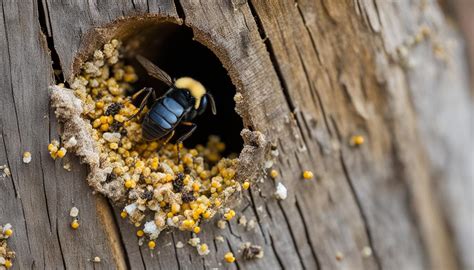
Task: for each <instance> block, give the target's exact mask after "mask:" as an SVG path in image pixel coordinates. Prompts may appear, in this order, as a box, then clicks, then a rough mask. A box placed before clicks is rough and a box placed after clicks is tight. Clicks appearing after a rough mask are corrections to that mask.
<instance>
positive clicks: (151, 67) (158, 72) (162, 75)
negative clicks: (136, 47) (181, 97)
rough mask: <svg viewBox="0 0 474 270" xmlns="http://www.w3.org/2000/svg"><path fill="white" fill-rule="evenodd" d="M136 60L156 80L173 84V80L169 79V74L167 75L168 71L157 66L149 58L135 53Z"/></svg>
mask: <svg viewBox="0 0 474 270" xmlns="http://www.w3.org/2000/svg"><path fill="white" fill-rule="evenodd" d="M137 60H138V62H140V64H141V65H142V66H143V67H144V68H145V69H146V71H147V72H148V74H149V75H150V76H153V77H155V78H157V79H158V80H160V81H162V82H164V83H166V84H167V85H168V86H172V85H173V80H172V79H171V77H170V75H168V73H166V72H165V71H164V70H162V69H161V68H159V67H157V66H156V65H155V64H153V63H152V62H151V61H150V60H148V59H146V58H145V57H143V56H141V55H137Z"/></svg>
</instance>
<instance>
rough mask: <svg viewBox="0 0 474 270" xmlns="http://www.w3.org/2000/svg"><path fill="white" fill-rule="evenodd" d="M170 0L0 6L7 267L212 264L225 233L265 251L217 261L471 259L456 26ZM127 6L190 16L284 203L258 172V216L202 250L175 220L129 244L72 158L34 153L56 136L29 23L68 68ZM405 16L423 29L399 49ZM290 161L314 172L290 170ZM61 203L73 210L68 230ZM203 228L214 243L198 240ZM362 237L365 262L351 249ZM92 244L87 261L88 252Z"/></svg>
mask: <svg viewBox="0 0 474 270" xmlns="http://www.w3.org/2000/svg"><path fill="white" fill-rule="evenodd" d="M176 2H178V3H179V6H178V7H176V6H175V2H173V1H170V0H167V1H149V2H148V1H136V0H135V1H97V2H96V1H87V2H86V1H54V0H43V1H42V2H41V4H37V3H36V2H34V3H28V2H26V1H6V0H4V1H2V2H1V3H2V12H0V42H1V44H0V60H1V61H0V74H2V78H1V80H0V89H1V91H2V94H1V95H0V99H1V107H0V109H1V114H2V117H1V118H0V127H1V131H2V137H1V138H2V140H1V141H0V142H1V143H0V144H1V145H2V147H1V148H0V165H2V164H8V166H9V167H10V169H11V171H12V176H11V177H8V178H5V179H3V178H0V195H1V196H0V204H1V205H2V207H1V208H0V223H6V222H10V223H12V224H13V226H14V228H15V237H14V238H12V246H13V247H14V249H15V250H16V251H17V255H18V259H17V260H16V261H15V265H16V267H18V266H19V267H21V268H32V267H35V268H46V267H48V268H52V267H57V268H71V269H78V268H81V269H83V268H126V267H129V268H133V269H144V268H160V269H177V268H183V269H190V268H198V269H199V268H202V267H205V268H212V267H221V266H220V263H223V261H222V257H223V254H224V253H225V252H227V251H228V250H229V249H231V250H233V251H234V252H236V251H237V249H238V247H239V246H240V243H241V242H242V241H251V242H254V243H257V244H260V245H262V246H264V248H265V257H264V259H262V260H257V261H251V262H245V261H243V260H239V261H238V264H235V265H233V266H230V268H237V267H240V268H249V267H257V268H262V269H265V268H266V269H277V268H287V269H300V268H306V269H380V268H383V269H423V268H426V269H428V268H437V269H456V268H465V269H469V268H472V267H474V262H473V257H472V256H470V252H471V251H472V250H473V249H474V247H473V243H474V239H473V238H474V235H473V233H474V232H473V229H472V226H473V225H472V223H473V221H472V218H473V217H472V213H473V204H474V202H473V201H472V196H470V194H471V193H472V190H473V183H472V182H473V181H472V180H473V171H472V170H473V169H472V164H473V157H472V153H473V152H474V151H473V150H474V149H473V145H472V143H471V141H470V139H471V138H472V131H473V128H472V124H473V123H472V108H473V106H472V102H473V99H472V96H471V94H470V92H469V87H468V85H469V82H468V78H467V72H466V62H465V59H464V56H463V50H462V48H461V46H462V44H461V43H460V42H461V38H460V37H459V34H458V33H457V32H456V31H455V30H454V29H453V28H452V26H451V25H449V24H446V19H445V18H444V16H443V14H442V13H441V11H440V9H439V8H438V6H437V4H436V1H423V0H420V1H411V2H410V1H375V2H373V1H330V0H321V1H310V0H304V1H297V2H296V3H295V2H291V3H290V2H289V1H261V0H254V1H250V2H247V1H232V2H229V1H184V0H183V1H176ZM408 2H410V3H408ZM39 10H43V11H42V14H44V16H42V15H41V16H40V13H39ZM144 13H152V14H157V15H161V16H169V17H171V18H175V19H176V20H179V19H181V20H183V21H184V23H185V24H187V25H189V26H192V27H193V28H194V34H195V38H196V39H197V40H198V41H200V42H202V43H203V44H205V45H206V46H208V47H209V48H211V49H212V50H213V51H214V52H215V53H216V54H217V55H218V56H219V58H220V60H221V61H222V62H223V65H224V66H225V67H226V69H227V70H228V71H229V74H230V76H231V78H232V81H233V83H234V84H235V85H236V88H237V91H239V92H240V93H242V95H243V97H244V103H243V105H242V108H239V109H240V110H241V111H242V112H243V115H242V116H243V118H244V125H246V126H250V127H252V128H253V129H254V130H259V131H262V132H263V133H265V134H266V135H267V137H268V138H270V139H271V140H272V141H273V142H275V143H277V144H278V145H279V151H280V156H279V160H278V164H277V165H278V170H279V172H280V175H281V176H280V177H279V178H278V179H277V181H282V182H284V183H285V185H286V186H287V187H288V189H289V198H288V199H287V200H285V201H281V202H278V201H276V200H274V199H272V198H271V197H272V194H273V191H274V183H273V181H272V180H268V181H266V182H265V183H264V184H261V186H260V188H261V189H262V191H261V193H259V192H257V191H256V190H255V189H254V190H252V192H251V194H248V195H250V201H251V202H252V203H251V207H248V208H245V211H244V212H243V214H245V215H246V217H247V219H252V218H253V219H256V220H258V221H259V226H257V230H256V232H246V231H245V230H244V229H242V227H240V226H238V225H237V224H236V221H232V222H231V224H230V228H229V227H228V228H227V229H226V230H224V231H220V230H219V229H217V228H216V227H215V225H214V224H213V223H209V224H207V225H205V226H204V228H203V231H204V233H203V234H202V235H201V239H202V240H203V241H204V242H207V243H209V244H211V245H210V247H211V250H212V252H211V254H210V255H209V256H207V257H205V258H204V259H203V258H201V257H199V256H198V255H197V254H196V252H195V251H194V250H193V248H191V247H189V246H186V247H185V248H183V249H175V248H174V243H176V242H177V241H182V242H186V241H187V239H188V238H189V233H182V232H173V233H164V234H163V235H162V236H161V237H160V239H159V241H158V247H159V248H158V251H154V252H150V251H149V250H148V249H147V248H146V247H142V248H140V247H138V245H137V239H136V237H135V236H134V228H133V226H131V225H130V224H126V223H125V222H123V221H122V220H121V219H120V218H119V217H118V212H117V210H113V209H112V208H111V207H110V206H109V204H108V203H107V201H106V200H105V199H103V198H100V197H98V196H94V195H92V194H91V192H90V190H89V188H88V187H87V185H86V182H85V174H86V171H85V168H84V167H82V166H81V165H79V164H78V163H77V161H73V171H72V172H66V171H65V170H63V169H62V165H61V164H60V163H61V162H59V161H57V162H56V163H57V164H55V163H54V162H53V161H52V160H51V159H50V158H49V155H48V153H47V151H46V146H47V144H48V142H49V141H50V140H51V139H53V138H58V135H57V134H58V127H57V125H56V121H55V119H54V117H52V114H51V112H50V111H49V106H48V93H47V90H46V89H47V86H48V85H49V84H51V83H53V79H52V65H51V59H52V58H51V56H50V53H49V51H48V50H49V49H48V44H47V42H46V36H49V37H52V39H51V40H52V41H53V42H50V44H49V48H50V49H54V51H55V52H56V53H57V54H58V56H59V59H60V61H61V67H62V70H63V71H64V73H65V77H66V78H69V77H70V75H71V71H72V69H71V67H72V63H73V58H74V56H75V54H76V52H77V51H78V50H79V48H80V46H81V38H83V36H84V34H85V33H86V32H87V31H89V30H90V29H91V28H93V27H96V26H102V25H104V24H107V23H110V22H112V21H113V20H115V19H118V18H120V17H123V16H134V15H139V14H144ZM178 14H179V15H178ZM421 25H427V26H428V27H429V29H430V30H431V34H430V35H429V36H428V37H427V38H425V39H423V40H422V41H421V42H420V43H418V44H415V45H414V46H406V44H407V42H409V40H410V39H411V38H413V36H414V35H415V34H416V33H417V32H418V30H419V28H420V26H421ZM41 26H43V28H44V31H45V32H44V33H43V32H42V30H41ZM402 46H404V47H402ZM433 48H437V50H434V49H433ZM439 48H441V49H439ZM405 51H406V53H405ZM442 52H445V53H446V54H442ZM445 55H446V56H445ZM355 133H361V134H364V136H365V137H366V144H365V145H363V146H362V147H361V148H359V149H353V148H351V147H350V146H349V145H348V140H349V138H350V136H351V135H353V134H355ZM24 151H30V152H31V153H32V155H33V161H32V162H31V163H30V164H28V165H25V164H23V163H22V162H21V155H22V153H23V152H24ZM304 169H311V170H312V171H314V172H315V173H316V175H317V176H318V180H317V181H303V180H302V179H301V172H302V170H304ZM72 206H77V207H78V208H79V209H80V210H81V228H80V230H78V231H76V232H72V231H71V230H70V228H69V222H70V218H69V216H68V212H69V209H70V208H71V207H72ZM243 206H245V203H244V205H243ZM243 206H242V207H243ZM113 217H115V218H113ZM116 220H117V222H116ZM216 235H223V236H224V237H225V238H226V239H227V240H228V242H227V243H219V242H216V243H215V245H214V244H212V243H213V239H214V237H215V236H216ZM365 246H370V247H372V249H373V251H374V255H373V256H372V257H370V258H363V257H362V255H361V250H362V248H363V247H365ZM213 247H215V250H214V249H213ZM337 252H342V253H343V254H344V259H343V260H342V261H337V260H336V258H335V255H336V253H337ZM94 256H99V257H101V258H102V263H101V264H92V263H91V262H88V259H91V258H93V257H94ZM222 266H225V264H224V265H222Z"/></svg>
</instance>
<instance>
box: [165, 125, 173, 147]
mask: <svg viewBox="0 0 474 270" xmlns="http://www.w3.org/2000/svg"><path fill="white" fill-rule="evenodd" d="M174 133H175V130H174V129H173V130H172V131H171V132H170V134H168V136H166V139H165V141H164V142H163V145H167V144H168V142H169V141H170V140H171V138H173V136H174Z"/></svg>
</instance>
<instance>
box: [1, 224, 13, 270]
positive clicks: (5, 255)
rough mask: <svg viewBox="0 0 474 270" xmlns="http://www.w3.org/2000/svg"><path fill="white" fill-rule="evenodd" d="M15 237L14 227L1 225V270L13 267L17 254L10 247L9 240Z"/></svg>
mask: <svg viewBox="0 0 474 270" xmlns="http://www.w3.org/2000/svg"><path fill="white" fill-rule="evenodd" d="M12 235H13V228H12V226H11V225H10V224H9V223H7V224H5V225H3V226H1V225H0V269H3V268H11V267H12V266H13V259H14V258H15V252H14V251H12V250H11V249H10V248H9V247H8V243H7V241H8V239H9V238H10V237H11V236H12Z"/></svg>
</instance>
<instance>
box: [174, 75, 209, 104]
mask: <svg viewBox="0 0 474 270" xmlns="http://www.w3.org/2000/svg"><path fill="white" fill-rule="evenodd" d="M174 85H175V86H176V87H177V88H179V89H183V90H187V91H188V92H189V93H190V94H191V96H193V97H194V99H195V104H194V108H195V109H196V110H197V109H199V105H200V104H201V99H202V97H203V96H204V95H205V94H206V88H204V86H203V85H202V84H201V83H200V82H198V81H196V80H195V79H193V78H190V77H181V78H179V79H177V80H176V81H175V82H174Z"/></svg>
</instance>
